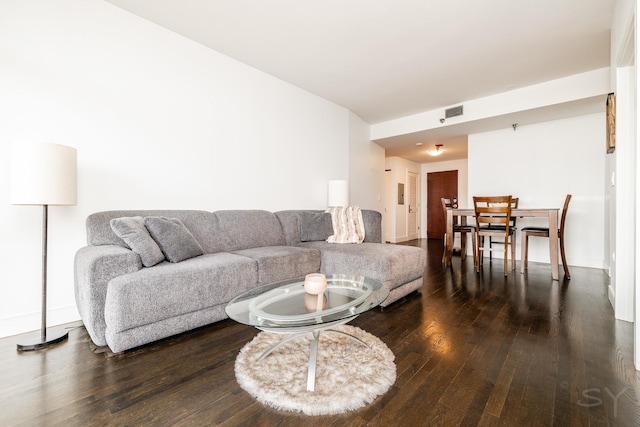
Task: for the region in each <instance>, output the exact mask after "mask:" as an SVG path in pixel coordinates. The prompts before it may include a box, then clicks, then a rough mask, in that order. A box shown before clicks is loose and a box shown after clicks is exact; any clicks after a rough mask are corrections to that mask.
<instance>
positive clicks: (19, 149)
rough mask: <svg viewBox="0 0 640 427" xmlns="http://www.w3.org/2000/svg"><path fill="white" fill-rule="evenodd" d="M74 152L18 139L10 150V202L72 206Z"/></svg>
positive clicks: (73, 150) (15, 203) (71, 149)
mask: <svg viewBox="0 0 640 427" xmlns="http://www.w3.org/2000/svg"><path fill="white" fill-rule="evenodd" d="M76 178H77V152H76V149H75V148H72V147H67V146H64V145H58V144H48V143H34V142H19V143H14V144H13V146H12V153H11V196H10V201H11V204H13V205H75V204H76V201H77V181H76Z"/></svg>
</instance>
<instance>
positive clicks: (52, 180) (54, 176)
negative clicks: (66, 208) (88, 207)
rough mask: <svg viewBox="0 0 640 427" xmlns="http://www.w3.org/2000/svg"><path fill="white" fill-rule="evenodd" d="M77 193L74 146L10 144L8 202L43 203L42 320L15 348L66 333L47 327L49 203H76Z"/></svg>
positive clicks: (41, 344)
mask: <svg viewBox="0 0 640 427" xmlns="http://www.w3.org/2000/svg"><path fill="white" fill-rule="evenodd" d="M77 197H78V191H77V152H76V149H75V148H71V147H67V146H64V145H58V144H47V143H33V142H20V143H14V144H13V146H12V151H11V195H10V201H11V204H13V205H41V206H42V313H41V314H42V324H41V328H40V332H39V333H37V334H33V335H32V336H30V337H27V338H26V339H25V340H24V342H23V343H20V344H18V350H21V351H24V350H40V349H43V348H46V347H48V346H50V345H52V344H55V343H58V342H60V341H62V340H65V339H66V338H67V337H68V332H67V331H66V330H64V329H61V328H47V230H48V221H49V220H48V217H49V214H48V212H49V210H48V208H49V205H75V204H76V202H77Z"/></svg>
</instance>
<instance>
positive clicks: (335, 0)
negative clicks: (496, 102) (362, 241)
mask: <svg viewBox="0 0 640 427" xmlns="http://www.w3.org/2000/svg"><path fill="white" fill-rule="evenodd" d="M106 1H108V2H110V3H113V4H115V5H117V6H119V7H121V8H123V9H125V10H128V11H130V12H132V13H134V14H136V15H138V16H140V17H142V18H145V19H147V20H149V21H151V22H154V23H157V24H159V25H161V26H163V27H165V28H168V29H170V30H173V31H175V32H177V33H179V34H182V35H184V36H185V37H188V38H190V39H192V40H194V41H197V42H199V43H201V44H203V45H205V46H209V47H211V48H212V49H215V50H216V51H218V52H221V53H223V54H226V55H228V56H230V57H233V58H235V59H237V60H239V61H241V62H244V63H246V64H248V65H250V66H252V67H255V68H257V69H260V70H262V71H264V72H266V73H268V74H271V75H273V76H275V77H278V78H280V79H282V80H285V81H287V82H289V83H291V84H294V85H296V86H298V87H300V88H302V89H305V90H307V91H309V92H311V93H314V94H316V95H319V96H321V97H323V98H325V99H328V100H330V101H332V102H334V103H336V104H339V105H341V106H343V107H345V108H348V109H349V110H351V111H352V112H354V113H355V114H356V115H358V116H359V117H361V118H362V119H364V120H365V121H367V122H369V123H371V124H375V123H379V122H383V121H387V120H391V119H395V118H399V117H404V116H407V115H411V114H415V113H419V112H424V111H429V110H433V109H437V108H442V107H448V106H452V105H456V104H458V103H462V102H463V101H468V100H472V99H476V98H480V97H484V96H488V95H492V94H496V93H500V92H504V91H506V90H511V89H515V88H519V87H523V86H528V85H531V84H535V83H540V82H543V81H548V80H553V79H556V78H560V77H565V76H569V75H572V74H577V73H581V72H584V71H589V70H594V69H597V68H601V67H606V66H608V65H609V62H610V58H609V46H610V24H611V18H612V13H613V5H614V0H482V1H478V0H402V1H398V0H322V1H309V0H307V1H305V0H271V1H267V0H106ZM518 119H520V120H523V121H525V122H526V118H524V117H523V118H518ZM479 125H480V124H479ZM472 131H474V130H473V129H472ZM427 136H428V135H422V137H427ZM416 137H417V136H414V139H415V138H416ZM442 138H444V137H441V139H442ZM447 138H454V140H451V142H452V143H454V141H456V140H457V141H459V142H460V141H461V139H460V138H461V133H460V132H458V134H456V135H448V136H447ZM404 139H407V140H409V139H411V138H410V137H405V138H404ZM387 142H389V141H387ZM399 142H402V144H400V143H399ZM425 143H426V144H430V143H431V145H432V143H433V141H431V140H429V141H427V140H425ZM460 143H462V142H460ZM381 145H384V144H381ZM391 145H393V146H394V147H396V148H397V149H401V148H402V146H404V147H405V148H404V150H405V151H407V152H409V154H407V155H406V156H405V157H408V158H411V156H413V154H412V153H411V152H412V151H415V150H416V148H415V142H413V140H412V141H411V142H408V141H395V142H394V143H393V144H391ZM464 147H465V148H464V150H465V153H464V156H465V157H466V139H465V142H464ZM396 148H394V149H396ZM408 149H410V150H408ZM401 151H402V150H400V151H399V152H401ZM387 155H389V153H387ZM443 158H444V156H441V157H439V158H437V160H438V161H440V160H441V159H443ZM414 160H415V158H414ZM419 161H421V162H422V161H426V160H419Z"/></svg>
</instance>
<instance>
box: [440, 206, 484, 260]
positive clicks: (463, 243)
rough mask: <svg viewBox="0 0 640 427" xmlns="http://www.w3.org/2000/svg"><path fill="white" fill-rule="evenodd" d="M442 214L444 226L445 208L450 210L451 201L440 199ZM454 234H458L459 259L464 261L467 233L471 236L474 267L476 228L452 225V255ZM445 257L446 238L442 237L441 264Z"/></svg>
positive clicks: (467, 225) (473, 226) (471, 225)
mask: <svg viewBox="0 0 640 427" xmlns="http://www.w3.org/2000/svg"><path fill="white" fill-rule="evenodd" d="M440 201H441V202H442V213H443V214H444V219H445V224H446V222H447V208H451V206H452V204H451V199H445V198H441V199H440ZM456 233H460V257H461V258H462V259H463V260H464V259H465V258H466V256H467V233H469V234H471V243H472V245H473V246H472V248H473V266H474V268H475V266H476V262H477V261H476V251H475V248H476V227H475V225H473V224H461V223H454V224H453V236H451V242H452V243H451V253H453V242H454V241H455V237H456ZM446 256H447V236H446V234H445V236H444V252H443V253H442V262H443V263H444V262H445V259H446Z"/></svg>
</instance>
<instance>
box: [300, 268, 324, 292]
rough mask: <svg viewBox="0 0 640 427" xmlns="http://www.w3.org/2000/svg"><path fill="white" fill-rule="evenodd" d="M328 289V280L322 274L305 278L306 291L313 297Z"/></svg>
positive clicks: (313, 274) (308, 275)
mask: <svg viewBox="0 0 640 427" xmlns="http://www.w3.org/2000/svg"><path fill="white" fill-rule="evenodd" d="M326 289H327V278H326V277H325V275H324V274H322V273H311V274H307V275H306V276H305V278H304V290H305V292H306V293H308V294H311V295H318V294H321V293H323V292H324V291H325V290H326Z"/></svg>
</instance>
